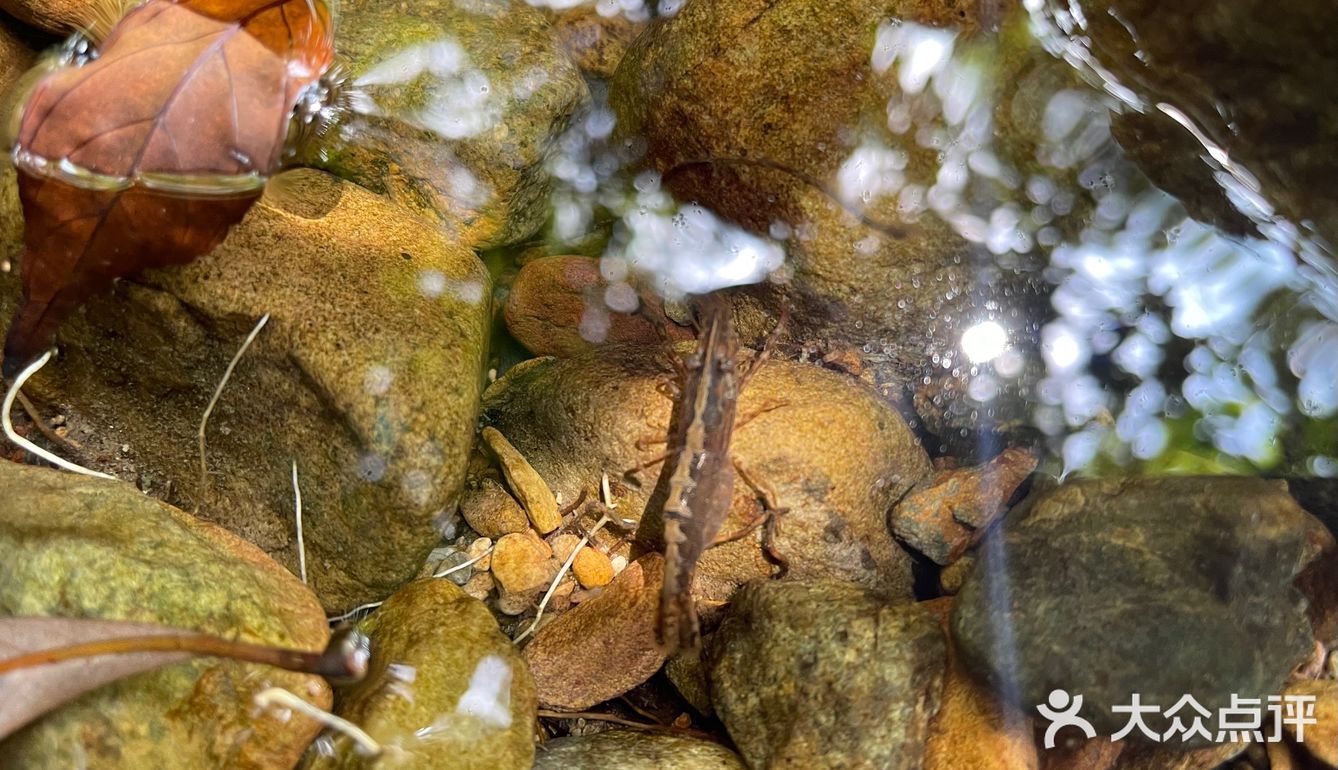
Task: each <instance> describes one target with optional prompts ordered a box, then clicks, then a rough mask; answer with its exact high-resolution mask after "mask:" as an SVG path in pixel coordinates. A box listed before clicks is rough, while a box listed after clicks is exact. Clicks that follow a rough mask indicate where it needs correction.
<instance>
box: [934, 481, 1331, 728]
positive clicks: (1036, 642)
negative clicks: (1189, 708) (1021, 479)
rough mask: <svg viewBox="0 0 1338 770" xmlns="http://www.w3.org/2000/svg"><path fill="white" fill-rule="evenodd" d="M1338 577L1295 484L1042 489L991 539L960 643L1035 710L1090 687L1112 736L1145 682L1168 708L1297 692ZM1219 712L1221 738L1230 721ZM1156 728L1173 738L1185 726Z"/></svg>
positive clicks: (1094, 484)
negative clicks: (1293, 677)
mask: <svg viewBox="0 0 1338 770" xmlns="http://www.w3.org/2000/svg"><path fill="white" fill-rule="evenodd" d="M1334 586H1338V546H1336V545H1335V543H1334V539H1333V536H1332V535H1330V534H1329V532H1328V530H1327V529H1325V527H1324V525H1323V524H1322V523H1320V522H1319V521H1318V520H1316V519H1315V518H1314V517H1313V516H1311V515H1310V514H1308V513H1306V512H1305V511H1304V510H1303V509H1302V508H1301V507H1300V506H1299V505H1297V504H1296V502H1295V501H1294V500H1293V499H1292V498H1291V496H1290V495H1288V494H1287V488H1286V484H1285V483H1284V482H1282V481H1268V480H1264V479H1256V478H1236V477H1226V476H1221V477H1188V476H1187V477H1168V478H1145V479H1108V480H1084V481H1076V482H1069V483H1066V484H1063V485H1061V486H1058V487H1055V488H1052V489H1049V490H1046V491H1043V492H1037V493H1034V494H1033V495H1032V496H1031V497H1030V498H1028V499H1027V500H1026V501H1024V502H1023V503H1022V504H1021V505H1019V506H1017V507H1015V508H1014V509H1013V510H1012V511H1010V512H1009V513H1008V515H1007V517H1006V518H1005V519H1004V520H1003V522H1002V524H1001V525H999V526H998V527H996V528H995V529H993V530H991V531H990V533H989V534H988V535H987V536H986V539H985V540H984V542H983V543H982V544H981V545H980V546H979V547H978V549H977V556H976V559H975V562H974V565H973V567H972V571H971V573H970V575H969V577H968V578H967V580H966V582H965V584H964V585H963V587H962V590H961V592H960V593H958V595H957V599H956V602H955V604H954V606H953V621H952V622H953V640H954V642H955V644H956V647H957V649H958V650H959V651H960V652H961V656H962V660H963V661H964V662H965V663H966V664H967V665H968V666H970V667H971V669H972V670H973V672H974V673H975V674H976V675H977V676H978V677H980V678H982V679H984V680H986V681H987V682H989V684H990V686H991V687H993V688H994V689H995V691H996V692H1002V693H1014V694H1015V695H1014V696H1013V697H1015V698H1016V699H1017V701H1018V702H1019V703H1020V704H1022V705H1023V706H1025V707H1027V708H1030V707H1032V706H1034V705H1035V704H1038V703H1045V702H1046V699H1047V697H1048V696H1049V694H1050V692H1051V691H1053V690H1055V689H1063V690H1065V691H1067V692H1069V693H1072V694H1080V695H1082V696H1083V699H1084V703H1083V707H1082V710H1081V714H1082V716H1083V717H1085V718H1086V719H1088V720H1089V721H1090V722H1091V723H1092V725H1093V727H1095V729H1096V731H1097V733H1098V734H1101V735H1109V734H1111V733H1113V732H1115V731H1117V730H1120V729H1122V728H1123V727H1124V726H1125V725H1126V724H1128V721H1129V720H1128V715H1127V714H1122V713H1118V712H1117V711H1115V710H1114V709H1116V708H1117V707H1119V706H1121V705H1127V704H1128V703H1129V702H1130V697H1131V694H1132V693H1138V694H1139V696H1140V697H1141V698H1142V702H1143V703H1144V704H1156V705H1159V706H1161V708H1162V709H1169V707H1170V706H1171V705H1172V704H1174V703H1176V702H1177V701H1178V700H1180V699H1181V698H1183V697H1184V696H1186V695H1189V696H1192V697H1193V698H1194V699H1195V701H1196V702H1197V703H1198V704H1199V705H1201V706H1202V708H1203V709H1204V710H1206V711H1208V712H1211V714H1213V715H1218V714H1219V709H1222V708H1224V707H1226V706H1228V705H1230V702H1231V700H1232V698H1234V697H1235V696H1237V695H1238V696H1240V697H1241V698H1260V697H1266V696H1268V695H1276V694H1278V693H1280V692H1282V687H1283V685H1284V684H1285V683H1286V681H1287V679H1288V676H1289V674H1290V672H1291V671H1292V669H1293V668H1294V667H1296V666H1297V665H1298V664H1300V663H1301V662H1303V661H1304V660H1306V659H1307V658H1308V657H1310V656H1311V655H1312V654H1313V653H1314V649H1315V643H1316V637H1317V636H1318V637H1319V639H1320V640H1321V641H1323V642H1325V643H1326V644H1330V645H1331V644H1332V637H1331V636H1329V633H1330V632H1331V630H1332V628H1333V626H1332V618H1333V613H1334V610H1335V606H1334V592H1333V591H1334ZM1326 629H1327V630H1326ZM1184 713H1185V712H1183V711H1182V712H1181V714H1182V716H1183V715H1184ZM1204 723H1205V726H1206V728H1207V730H1208V731H1209V732H1210V733H1213V734H1216V733H1217V730H1218V721H1217V717H1216V716H1213V717H1211V718H1205V719H1204ZM1147 724H1148V726H1149V727H1150V728H1151V729H1152V730H1155V731H1157V732H1158V733H1161V734H1165V733H1166V731H1167V729H1168V728H1169V727H1170V724H1171V722H1170V719H1169V718H1167V716H1166V715H1165V714H1164V713H1155V714H1152V715H1149V716H1148V717H1147ZM1132 735H1133V737H1135V738H1138V736H1140V735H1141V733H1140V731H1138V730H1135V731H1134V732H1133V733H1132ZM1140 740H1141V739H1140ZM1175 743H1176V744H1177V745H1183V744H1182V741H1180V740H1178V739H1177V740H1176V741H1175ZM1205 743H1206V741H1204V740H1202V737H1201V736H1197V735H1195V736H1192V737H1191V739H1190V741H1189V745H1191V746H1202V745H1204V744H1205Z"/></svg>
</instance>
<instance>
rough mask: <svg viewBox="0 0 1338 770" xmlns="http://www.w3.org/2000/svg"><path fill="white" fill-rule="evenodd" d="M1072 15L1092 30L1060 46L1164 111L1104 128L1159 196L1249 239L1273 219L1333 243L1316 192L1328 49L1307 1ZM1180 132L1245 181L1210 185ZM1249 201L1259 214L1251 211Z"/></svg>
mask: <svg viewBox="0 0 1338 770" xmlns="http://www.w3.org/2000/svg"><path fill="white" fill-rule="evenodd" d="M1052 5H1055V4H1046V7H1045V11H1046V14H1047V15H1048V14H1049V13H1050V12H1052V10H1053V8H1052V7H1050V6H1052ZM1080 7H1081V13H1082V14H1083V16H1084V17H1085V18H1088V19H1093V20H1096V21H1094V23H1093V24H1092V25H1091V26H1090V28H1089V29H1086V30H1085V31H1084V34H1083V36H1082V37H1081V38H1076V39H1074V40H1073V41H1072V43H1071V45H1074V46H1082V47H1083V48H1086V49H1087V51H1086V53H1087V55H1089V56H1092V57H1094V59H1095V61H1096V62H1098V63H1099V65H1100V66H1101V67H1103V68H1104V69H1105V70H1106V71H1107V73H1108V74H1107V77H1110V78H1111V79H1112V80H1113V81H1114V82H1116V83H1118V84H1119V85H1120V87H1121V88H1127V89H1130V90H1131V91H1132V98H1135V99H1140V100H1144V101H1146V102H1148V103H1163V104H1166V105H1167V107H1168V110H1156V111H1149V110H1144V111H1141V112H1142V113H1143V114H1141V115H1140V114H1138V111H1132V110H1131V111H1128V113H1127V114H1126V116H1124V117H1121V118H1118V119H1117V121H1116V123H1115V126H1114V127H1115V129H1116V136H1117V137H1118V138H1119V139H1120V142H1121V143H1122V144H1123V145H1124V147H1125V148H1126V150H1127V151H1128V152H1129V153H1130V155H1131V156H1132V157H1133V158H1134V159H1135V160H1136V161H1137V162H1138V163H1139V164H1140V165H1141V166H1142V167H1143V169H1144V170H1145V171H1146V172H1147V173H1148V175H1149V176H1150V177H1152V178H1153V179H1154V180H1155V181H1156V182H1157V183H1158V184H1159V185H1160V186H1162V187H1163V188H1164V189H1166V190H1168V191H1170V192H1172V193H1173V194H1176V195H1178V196H1181V197H1182V198H1183V199H1184V200H1185V201H1186V203H1187V205H1188V206H1190V207H1191V210H1192V211H1195V213H1196V215H1198V216H1201V217H1203V218H1205V219H1209V220H1212V221H1216V222H1218V223H1220V224H1223V225H1224V226H1226V227H1227V228H1229V229H1235V230H1238V231H1239V230H1246V229H1248V230H1253V229H1254V224H1255V223H1254V222H1252V221H1251V220H1252V219H1253V220H1255V221H1265V220H1267V219H1268V218H1269V217H1270V216H1271V215H1272V214H1273V213H1274V211H1276V212H1277V213H1280V214H1282V215H1283V216H1285V217H1286V218H1287V219H1289V220H1291V222H1294V223H1298V224H1299V223H1306V224H1304V225H1302V227H1303V228H1308V227H1314V228H1315V229H1316V230H1317V231H1318V232H1319V233H1320V234H1321V235H1322V236H1323V237H1324V238H1326V239H1328V240H1329V241H1332V240H1334V238H1335V237H1336V236H1338V207H1336V206H1335V205H1334V203H1333V200H1332V197H1331V196H1328V195H1326V194H1323V193H1322V192H1321V191H1322V190H1325V189H1327V184H1328V180H1330V179H1332V178H1333V176H1334V174H1335V173H1338V161H1335V158H1336V157H1338V152H1335V150H1336V149H1338V128H1335V125H1338V124H1336V123H1335V120H1334V117H1335V113H1334V106H1333V102H1332V100H1330V99H1328V98H1327V96H1326V94H1329V93H1332V91H1333V89H1334V88H1335V87H1336V86H1338V67H1335V66H1334V62H1335V61H1338V47H1335V44H1334V40H1333V38H1332V36H1330V35H1328V34H1327V33H1326V32H1325V31H1324V30H1326V29H1327V28H1328V27H1329V26H1330V25H1331V24H1332V22H1333V15H1332V8H1330V7H1328V6H1326V5H1325V4H1324V3H1316V2H1310V1H1309V0H1285V1H1284V2H1281V3H1263V2H1257V1H1255V0H1237V1H1235V2H1227V3H1198V2H1192V3H1183V4H1178V5H1177V6H1176V7H1175V8H1174V9H1165V8H1162V7H1160V6H1155V7H1154V5H1153V4H1149V3H1144V2H1141V1H1140V0H1084V2H1082V3H1080ZM1116 19H1118V21H1116ZM1149 62H1155V66H1148V63H1149ZM1224 116H1229V118H1227V117H1224ZM1185 123H1189V124H1190V125H1192V126H1194V131H1195V132H1198V134H1199V135H1201V136H1202V137H1203V140H1204V141H1206V142H1209V143H1211V145H1212V146H1214V147H1218V148H1221V150H1220V151H1221V152H1223V153H1226V155H1228V156H1229V157H1230V158H1231V161H1232V164H1233V168H1235V169H1238V170H1239V171H1240V172H1241V173H1243V174H1244V175H1245V176H1244V177H1242V178H1240V179H1238V180H1231V179H1230V178H1223V177H1221V176H1219V174H1220V171H1219V167H1217V166H1215V165H1210V164H1209V163H1207V162H1205V161H1204V160H1203V158H1204V144H1203V143H1202V142H1201V141H1198V140H1196V139H1195V138H1194V135H1193V132H1191V131H1187V130H1186V129H1185ZM1251 188H1252V191H1251V192H1250V193H1249V194H1245V195H1242V193H1243V192H1244V191H1245V190H1250V189H1251ZM1254 191H1257V192H1254ZM1255 196H1259V197H1260V198H1262V200H1264V201H1265V202H1266V203H1265V208H1266V210H1264V211H1260V210H1259V209H1258V208H1256V207H1255V206H1254V205H1252V204H1251V202H1250V201H1251V200H1252V199H1253V198H1254V197H1255ZM1229 199H1231V200H1229Z"/></svg>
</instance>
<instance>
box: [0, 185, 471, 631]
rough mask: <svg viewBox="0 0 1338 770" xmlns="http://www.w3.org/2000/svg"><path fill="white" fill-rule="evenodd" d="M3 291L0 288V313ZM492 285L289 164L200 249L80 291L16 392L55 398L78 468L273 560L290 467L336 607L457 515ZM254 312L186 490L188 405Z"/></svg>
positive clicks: (191, 417)
mask: <svg viewBox="0 0 1338 770" xmlns="http://www.w3.org/2000/svg"><path fill="white" fill-rule="evenodd" d="M16 284H17V281H16V280H15V279H14V278H13V277H6V278H4V279H3V280H2V282H0V285H2V286H3V288H4V291H3V293H2V294H0V297H2V299H0V314H3V313H9V312H11V310H12V309H13V304H14V299H15V297H16V295H17V293H18V287H17V285H16ZM488 296H489V279H488V275H487V273H486V271H485V270H484V268H483V266H482V264H481V263H480V262H479V260H478V258H477V257H476V256H475V255H474V254H473V252H471V251H470V250H469V249H466V248H464V247H463V246H460V245H459V244H456V243H454V242H452V241H450V240H447V239H445V238H443V237H442V236H441V235H440V234H439V233H438V232H437V231H436V229H435V228H432V227H430V226H428V225H427V224H425V223H424V222H422V220H420V219H418V218H417V217H415V216H413V215H412V214H410V213H408V212H406V211H404V210H403V209H400V208H398V207H396V206H394V205H392V204H390V203H387V202H386V201H385V200H384V199H382V198H379V197H377V196H375V195H372V194H371V193H368V192H367V191H366V190H363V189H361V188H358V187H356V186H354V185H352V184H349V183H347V182H340V181H338V180H335V179H334V178H332V177H330V176H328V175H326V174H323V173H321V172H317V171H309V170H303V171H296V172H290V173H288V174H284V175H283V176H281V177H279V178H278V179H277V180H276V181H275V182H272V183H271V188H270V190H269V191H268V192H267V193H266V195H265V196H264V197H263V198H261V200H260V201H259V202H258V203H257V204H256V205H255V207H254V208H253V209H252V210H251V212H250V213H249V214H247V216H246V219H245V220H243V222H242V223H241V224H240V225H238V226H237V227H236V229H234V230H233V231H232V233H231V234H230V235H229V236H228V238H227V240H225V241H224V242H223V244H222V245H220V246H219V247H218V248H217V249H215V250H214V251H213V252H212V253H210V254H209V255H207V256H205V257H202V258H200V259H199V260H197V261H196V262H194V263H192V264H190V265H188V266H185V267H181V268H175V269H169V270H162V271H158V272H155V273H152V274H150V275H146V276H144V277H143V278H142V279H141V281H140V282H139V283H131V282H124V283H122V284H119V285H118V286H117V287H116V289H115V290H114V291H113V292H112V293H111V294H110V295H106V296H102V297H99V298H96V299H94V300H93V301H91V302H90V303H89V304H88V305H87V306H86V307H85V309H84V310H83V311H81V312H80V313H78V314H76V316H75V317H74V318H72V319H71V321H70V322H69V323H67V324H66V325H65V326H64V327H63V328H62V330H61V332H60V335H59V337H58V342H59V346H60V350H61V356H60V357H59V358H58V359H56V360H55V361H54V362H53V363H52V364H51V365H49V366H48V367H47V368H46V369H45V370H44V371H43V372H42V373H41V374H40V376H38V377H37V378H35V379H34V380H33V381H32V383H31V385H30V386H29V387H28V389H27V392H28V393H29V394H30V395H31V396H33V397H34V400H35V401H37V402H38V403H39V404H50V403H59V404H61V405H62V410H63V411H65V412H66V416H67V424H68V426H69V428H70V435H71V437H72V438H74V439H75V440H76V441H78V442H80V444H81V445H82V450H80V451H76V452H70V450H69V449H68V448H61V451H63V452H66V453H70V454H73V455H74V457H73V459H76V460H78V461H79V462H81V463H82V464H84V465H87V466H90V467H95V468H97V469H100V470H106V471H109V472H111V473H113V474H114V475H119V476H121V477H122V478H135V479H138V481H139V484H140V486H141V487H142V488H144V489H145V490H146V491H149V492H150V493H152V494H155V495H158V496H161V497H164V498H166V499H167V500H168V501H169V502H173V503H176V504H178V505H180V506H181V507H182V508H184V509H188V510H195V511H198V512H199V514H200V515H202V516H204V517H205V518H208V519H210V520H212V521H215V522H217V523H219V524H222V525H224V526H225V527H227V528H228V529H230V530H232V531H234V532H236V533H238V534H240V535H241V536H243V537H244V538H246V539H247V540H249V541H251V542H253V543H255V544H256V545H258V546H260V547H261V548H262V549H264V550H265V551H267V552H269V553H270V554H271V555H274V556H275V557H276V558H278V559H280V561H283V562H284V563H286V564H290V565H295V564H296V554H297V548H296V545H297V544H296V542H295V532H294V529H295V528H294V523H293V518H294V489H293V479H292V463H293V462H294V461H295V462H296V463H297V467H298V480H299V486H300V488H301V492H302V502H303V518H304V520H305V521H304V524H305V526H304V535H305V541H306V553H307V568H308V572H309V579H310V581H311V585H312V587H313V589H314V590H315V591H316V593H317V595H318V596H320V598H321V600H322V601H323V602H324V603H325V605H326V607H327V609H329V610H332V611H335V610H343V609H348V608H349V607H352V606H355V605H357V604H361V603H363V602H366V601H370V600H374V599H380V598H383V597H384V596H385V595H386V594H388V593H389V592H390V591H391V590H393V588H394V587H395V586H397V585H399V584H401V583H403V582H404V581H405V580H407V579H409V578H410V577H412V576H413V575H414V574H415V572H416V571H417V569H418V567H419V566H420V565H421V564H422V561H423V559H424V557H426V555H427V553H428V552H429V551H430V550H431V549H432V547H433V546H434V545H436V544H437V543H438V541H439V540H440V530H439V520H440V519H443V518H444V517H445V516H446V515H448V514H450V513H452V512H453V510H454V508H455V505H456V502H457V500H458V497H459V494H460V490H461V487H462V484H463V481H464V466H465V462H466V458H467V456H468V452H469V450H470V447H471V445H472V443H473V440H474V427H475V420H476V416H477V405H478V399H479V393H480V390H481V389H482V371H483V357H484V356H483V348H484V345H485V340H486V336H487V320H488ZM263 314H269V316H270V321H269V324H268V325H267V326H266V327H265V328H264V329H263V330H262V331H261V332H260V334H259V335H258V336H257V337H256V340H255V344H253V345H252V346H251V347H250V348H249V349H248V350H247V352H246V354H245V356H244V357H243V358H242V359H240V361H239V363H238V365H237V367H236V369H235V370H234V372H233V374H232V377H231V379H230V380H229V381H228V383H227V386H226V388H225V389H224V390H223V392H222V395H221V397H220V399H219V401H218V403H217V405H216V407H215V408H214V411H213V414H212V416H211V418H210V421H209V425H208V431H207V438H208V467H209V476H208V480H207V482H203V480H202V479H201V471H200V458H199V454H198V449H197V443H198V437H197V434H198V431H199V426H200V418H201V415H202V414H203V413H204V411H205V408H206V405H207V404H208V403H209V401H210V398H211V396H212V395H213V393H214V391H215V388H216V387H217V386H218V383H219V381H220V379H221V377H222V375H223V373H224V370H225V369H226V367H227V366H228V362H229V360H230V359H231V358H232V357H233V356H234V355H235V354H236V352H237V350H238V347H239V346H240V345H241V343H242V340H243V338H245V337H246V336H247V334H248V332H249V331H250V330H251V329H252V327H253V326H254V325H255V323H256V319H258V318H260V317H261V316H262V315H263Z"/></svg>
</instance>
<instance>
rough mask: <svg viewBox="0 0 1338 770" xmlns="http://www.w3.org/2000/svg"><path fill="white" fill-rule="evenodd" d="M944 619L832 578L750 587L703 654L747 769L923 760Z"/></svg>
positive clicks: (939, 673)
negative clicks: (880, 597)
mask: <svg viewBox="0 0 1338 770" xmlns="http://www.w3.org/2000/svg"><path fill="white" fill-rule="evenodd" d="M945 644H946V642H945V640H944V636H943V631H942V629H941V628H940V627H939V621H938V620H937V618H936V617H935V616H934V615H933V613H931V612H929V611H928V610H925V609H923V608H922V607H919V606H917V605H915V604H910V603H902V604H887V603H886V602H884V601H882V600H881V599H879V598H878V597H877V596H875V595H873V594H871V593H869V592H868V591H865V590H863V589H861V588H860V587H858V586H854V585H850V584H849V583H842V582H836V581H823V580H818V581H793V580H780V581H754V582H752V583H749V584H748V585H747V586H744V588H743V589H742V590H741V591H739V593H738V595H737V596H735V598H734V602H733V603H732V604H731V605H730V607H729V610H728V612H727V614H726V616H725V619H724V621H723V622H722V623H721V624H720V629H719V630H718V631H716V633H715V634H714V635H713V636H712V637H711V639H710V644H709V646H708V647H707V648H706V650H705V652H704V653H703V658H704V661H705V662H706V664H707V667H708V669H709V670H710V674H709V677H710V682H711V702H712V704H713V705H714V706H715V712H716V715H717V716H718V717H719V718H720V721H721V722H724V724H725V728H726V729H727V730H728V731H729V736H730V737H731V738H733V739H734V743H735V745H736V746H738V747H739V752H740V753H741V754H742V755H743V757H744V759H745V760H747V762H748V766H749V767H793V768H802V767H831V768H873V767H877V768H897V769H901V768H904V769H905V770H912V769H913V768H916V769H918V768H920V767H921V765H922V764H923V758H924V745H925V740H926V738H927V737H928V735H929V722H930V720H931V719H932V718H933V717H934V715H935V714H936V713H938V708H939V697H940V692H941V690H942V687H943V677H944V672H945V670H946V665H947V648H946V646H945Z"/></svg>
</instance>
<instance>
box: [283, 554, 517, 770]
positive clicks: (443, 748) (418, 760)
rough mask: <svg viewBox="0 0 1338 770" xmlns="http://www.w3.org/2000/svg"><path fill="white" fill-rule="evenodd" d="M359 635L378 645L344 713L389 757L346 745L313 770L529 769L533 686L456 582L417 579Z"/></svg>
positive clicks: (345, 694)
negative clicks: (382, 769)
mask: <svg viewBox="0 0 1338 770" xmlns="http://www.w3.org/2000/svg"><path fill="white" fill-rule="evenodd" d="M359 628H360V629H361V630H362V631H364V632H365V633H367V635H368V636H369V637H370V638H371V641H372V659H371V662H370V664H369V668H368V674H367V677H366V678H365V679H363V680H362V681H361V682H360V683H358V684H357V685H355V686H354V687H352V688H350V689H349V690H347V691H342V692H340V694H339V700H338V704H337V707H336V713H338V714H339V715H340V716H342V717H344V718H345V719H348V720H351V721H352V722H354V723H355V724H357V725H359V726H360V727H362V729H363V730H365V731H367V733H368V734H369V735H371V736H372V738H374V739H375V740H376V741H377V742H378V743H380V744H381V745H382V746H383V747H384V748H385V751H384V752H383V755H382V757H381V758H380V759H374V758H369V757H364V756H362V755H361V754H359V753H358V751H357V750H356V749H355V748H354V746H353V744H352V742H351V741H350V740H349V739H348V738H347V737H344V736H341V737H339V738H337V739H336V740H335V742H334V751H333V756H329V755H320V756H317V757H315V758H313V759H312V760H311V761H310V762H308V763H307V765H306V767H308V768H310V769H311V770H316V769H317V768H360V767H397V768H406V770H408V769H409V768H424V769H427V768H430V769H431V770H529V768H530V765H531V764H532V763H533V761H534V741H533V737H532V736H533V733H534V720H535V709H536V705H535V696H534V681H533V680H532V679H531V678H530V672H529V669H528V668H527V667H526V666H525V661H523V660H521V658H520V655H519V653H518V652H517V651H516V648H515V646H514V645H512V644H511V640H510V639H507V638H506V637H505V636H503V635H502V632H501V631H500V630H499V629H498V627H497V621H495V620H493V617H492V615H491V614H490V613H489V612H488V608H487V607H485V606H484V605H483V603H482V602H480V601H478V600H477V599H471V598H470V597H468V596H466V595H465V593H464V592H463V591H462V590H460V588H459V587H458V586H456V585H455V584H454V583H451V582H450V581H449V580H434V579H431V578H428V579H424V580H415V581H414V582H412V583H410V584H408V585H407V586H405V587H404V588H401V589H400V590H399V591H397V592H396V593H395V595H394V596H391V597H390V598H389V599H387V600H386V603H385V604H383V605H381V607H380V608H379V609H378V610H377V611H376V612H374V613H373V614H372V615H371V616H370V617H368V618H367V619H366V620H364V621H363V622H362V623H361V624H359Z"/></svg>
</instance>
